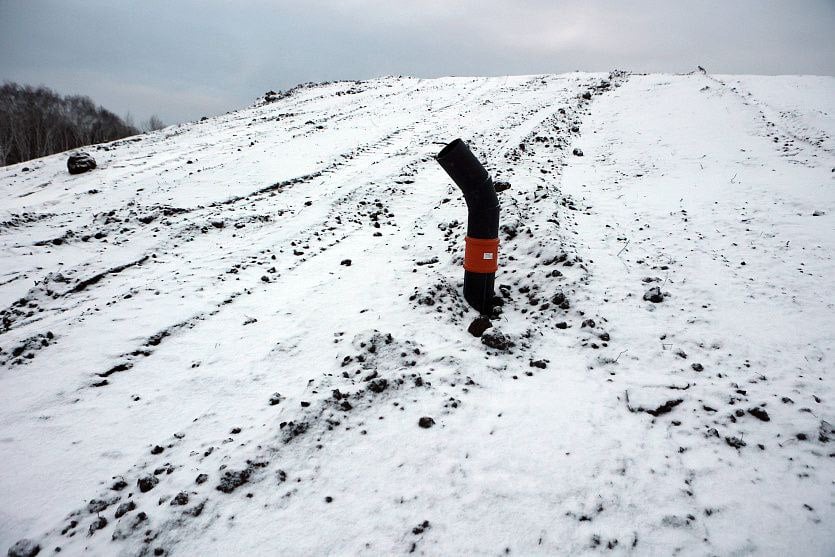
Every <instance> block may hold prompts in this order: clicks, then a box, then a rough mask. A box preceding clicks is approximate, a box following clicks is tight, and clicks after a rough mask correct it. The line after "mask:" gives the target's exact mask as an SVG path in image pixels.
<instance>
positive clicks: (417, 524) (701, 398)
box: [0, 73, 835, 555]
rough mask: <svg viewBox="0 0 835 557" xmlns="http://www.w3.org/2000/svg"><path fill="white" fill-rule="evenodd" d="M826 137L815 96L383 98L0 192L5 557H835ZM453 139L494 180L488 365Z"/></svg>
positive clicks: (175, 137)
mask: <svg viewBox="0 0 835 557" xmlns="http://www.w3.org/2000/svg"><path fill="white" fill-rule="evenodd" d="M584 97H587V98H584ZM833 116H835V79H833V78H828V77H827V78H817V77H752V76H711V75H703V74H700V73H696V74H693V75H679V76H672V75H646V76H644V75H621V74H616V75H611V76H610V75H606V74H568V75H559V76H526V77H508V78H489V79H485V78H477V79H472V78H447V79H437V80H418V79H411V78H386V79H381V80H376V81H370V82H342V83H335V84H329V85H322V86H315V87H304V88H300V89H298V90H296V91H295V92H294V93H293V94H292V95H290V96H288V97H286V98H282V99H280V100H277V101H275V102H272V103H268V104H264V105H260V106H256V107H253V108H250V109H246V110H241V111H237V112H234V113H230V114H228V115H226V116H222V117H218V118H213V119H209V120H206V121H203V122H200V123H195V124H190V125H183V126H178V127H171V128H167V129H165V130H162V131H160V132H156V133H153V134H148V135H144V136H140V137H138V138H135V140H130V139H129V140H124V141H120V142H117V143H115V144H110V145H108V146H106V147H102V148H99V149H92V150H91V153H92V154H93V155H94V156H95V157H96V159H97V160H98V163H99V168H98V169H97V170H95V171H93V172H91V173H88V174H83V175H79V176H69V175H68V174H67V172H66V166H65V164H66V156H62V155H58V156H53V157H47V158H44V159H40V160H37V161H31V162H29V163H24V164H21V165H16V166H11V167H6V168H2V169H0V188H2V197H1V198H0V269H2V270H0V306H2V308H4V309H2V310H1V311H0V319H1V320H2V323H0V347H2V350H1V351H0V453H1V454H2V459H3V466H2V468H0V547H3V548H6V547H10V546H12V545H13V544H14V543H15V542H16V541H18V540H20V539H24V538H25V539H28V540H31V543H32V545H33V546H34V545H38V546H40V547H41V551H42V554H52V553H53V552H54V551H55V550H56V548H59V547H60V548H61V550H62V553H64V554H77V553H81V552H83V551H88V552H90V553H91V554H97V555H112V554H125V555H135V554H144V553H147V554H178V555H204V554H209V555H212V554H218V555H228V554H231V553H233V552H234V553H240V554H266V555H313V554H369V555H381V554H393V553H394V554H397V553H409V552H414V553H418V554H432V555H451V554H479V555H497V554H508V553H509V554H511V555H532V554H598V553H604V554H614V555H620V554H636V555H671V554H682V555H712V554H716V555H747V554H756V555H787V554H794V555H831V554H833V553H835V528H833V525H835V458H834V457H835V444H833V440H835V435H833V429H832V425H831V424H833V423H835V416H833V410H834V409H835V405H833V399H835V392H833V386H835V381H834V380H833V373H832V371H833V364H832V362H833V358H835V353H833V348H834V347H835V307H833V306H835V297H833V294H832V293H833V290H835V278H833V277H835V261H833V252H835V117H833ZM456 137H462V138H463V139H465V141H467V142H468V143H469V144H470V146H471V147H472V149H473V151H474V152H476V153H477V155H478V156H479V157H480V158H481V159H482V160H483V161H485V162H486V163H487V166H488V167H489V169H490V170H491V173H492V174H493V176H494V178H495V179H499V180H505V181H509V182H510V183H511V184H512V187H511V189H509V190H507V191H504V192H502V193H501V194H500V195H499V198H500V200H501V202H502V224H503V227H502V231H501V248H500V251H501V256H500V270H499V273H498V275H497V280H496V282H497V285H501V286H500V287H499V290H498V292H497V294H499V295H500V296H501V297H502V299H503V300H504V305H503V307H502V314H501V316H500V317H499V318H498V319H496V320H494V322H493V329H491V330H490V331H491V332H495V331H500V332H501V333H503V334H504V335H505V338H506V339H507V340H508V341H509V342H508V344H507V345H504V346H499V345H496V343H494V346H493V347H490V346H487V345H485V344H483V342H482V339H479V338H475V337H473V336H471V335H469V334H468V333H467V332H466V328H467V326H468V325H469V323H470V321H471V320H472V319H473V318H474V317H476V316H475V314H474V312H472V311H471V310H469V309H468V308H467V307H466V306H465V305H464V304H463V302H462V300H461V295H460V289H461V283H462V275H463V271H462V269H461V263H462V258H463V235H464V222H465V219H466V209H465V206H464V203H463V201H462V199H461V195H460V193H459V192H458V191H457V189H456V188H455V187H454V186H453V185H452V184H451V183H450V181H449V179H448V178H447V177H446V175H445V174H444V173H443V171H442V170H441V169H440V167H439V166H438V165H437V164H436V163H435V162H434V160H433V155H434V154H435V153H437V151H438V150H440V148H441V147H442V145H443V144H444V143H446V142H448V141H450V140H452V139H454V138H456ZM575 147H578V148H581V149H582V151H583V152H584V156H574V155H572V153H571V152H572V149H573V148H575ZM24 167H25V168H26V170H24ZM348 260H350V263H349V261H348ZM653 287H658V288H659V289H660V291H661V293H662V295H663V297H664V299H663V301H661V302H660V303H653V302H650V301H646V300H644V299H643V297H644V294H645V292H647V291H648V290H650V289H651V288H653ZM493 338H496V337H495V336H494V337H493ZM421 417H431V418H432V419H433V420H434V425H433V426H432V427H430V428H421V427H419V426H418V421H419V419H420V418H421ZM117 515H118V516H117ZM22 547H23V546H22V545H20V546H18V548H19V549H20V548H22Z"/></svg>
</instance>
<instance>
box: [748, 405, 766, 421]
mask: <svg viewBox="0 0 835 557" xmlns="http://www.w3.org/2000/svg"><path fill="white" fill-rule="evenodd" d="M748 413H749V414H751V415H752V416H754V417H755V418H757V419H758V420H760V421H763V422H770V421H771V417H770V416H769V415H768V412H766V411H765V409H764V408H760V407H759V406H755V407H754V408H749V409H748Z"/></svg>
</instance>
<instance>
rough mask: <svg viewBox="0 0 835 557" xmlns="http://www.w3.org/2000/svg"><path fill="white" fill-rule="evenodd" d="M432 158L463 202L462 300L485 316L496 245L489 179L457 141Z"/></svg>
mask: <svg viewBox="0 0 835 557" xmlns="http://www.w3.org/2000/svg"><path fill="white" fill-rule="evenodd" d="M435 158H436V160H437V161H438V164H440V165H441V167H442V168H443V169H444V170H445V171H446V173H447V174H449V177H450V178H452V180H453V181H454V182H455V184H456V185H457V186H458V187H459V188H460V189H461V192H462V193H463V194H464V200H465V201H466V202H467V210H468V215H467V238H466V250H465V253H464V299H465V300H467V303H469V304H470V305H471V306H472V307H474V308H475V309H476V310H478V311H479V312H480V313H481V314H483V315H488V316H489V315H490V314H491V313H492V310H493V296H494V292H493V287H494V284H495V280H496V269H497V267H498V265H497V264H498V246H499V198H498V197H496V190H495V188H494V187H493V180H492V179H491V178H490V174H488V173H487V170H486V169H485V168H484V166H482V164H481V163H480V162H479V161H478V159H477V158H475V155H473V154H472V152H471V151H470V148H469V147H467V144H466V143H464V142H463V141H461V140H460V139H456V140H455V141H453V142H452V143H450V144H449V145H447V146H446V147H444V148H443V149H441V152H440V153H438V156H437V157H435Z"/></svg>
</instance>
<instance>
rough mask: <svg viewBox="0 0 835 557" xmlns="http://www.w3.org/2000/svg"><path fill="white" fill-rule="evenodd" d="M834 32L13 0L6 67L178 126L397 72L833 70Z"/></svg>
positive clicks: (823, 8)
mask: <svg viewBox="0 0 835 557" xmlns="http://www.w3.org/2000/svg"><path fill="white" fill-rule="evenodd" d="M833 29H835V2H832V1H831V0H807V1H797V2H783V1H776V0H771V1H763V0H742V1H736V2H727V1H721V2H720V1H698V2H692V1H681V2H677V1H653V0H635V1H630V2H625V1H614V0H608V1H591V0H585V1H577V0H574V1H571V2H568V1H546V0H517V1H502V0H480V1H475V0H461V1H453V0H421V1H418V0H412V1H396V0H388V1H383V0H343V1H341V2H337V1H326V0H295V1H292V2H291V1H284V0H275V1H267V0H251V1H249V2H231V1H227V0H204V1H198V0H180V1H177V2H171V1H163V0H144V1H138V0H137V1H120V2H113V1H112V0H84V1H82V0H0V79H10V80H15V81H20V82H26V83H32V84H45V85H48V86H50V87H53V88H55V89H57V90H59V91H60V92H62V93H83V94H87V95H90V96H91V97H93V98H94V99H95V100H96V101H97V102H99V103H101V104H103V105H105V106H107V107H109V108H111V109H113V110H115V111H117V112H119V113H122V114H124V113H125V112H127V111H131V112H132V113H133V114H134V116H135V117H137V118H146V117H147V116H149V115H150V114H153V113H156V114H159V115H160V116H162V117H163V119H164V120H166V121H168V122H175V121H181V120H185V119H194V118H197V117H199V116H201V115H204V114H216V113H220V112H224V111H226V110H232V109H234V108H238V107H241V106H244V105H246V104H248V103H250V102H251V101H252V100H253V99H254V98H255V97H257V96H258V95H260V94H261V93H263V92H264V91H266V90H267V89H276V88H288V87H290V86H292V85H294V84H296V83H299V82H303V81H323V80H333V79H364V78H370V77H376V76H380V75H387V74H394V75H400V74H403V75H415V76H420V77H436V76H442V75H503V74H528V73H551V72H565V71H572V70H587V71H606V70H609V69H612V68H615V67H618V68H625V69H632V70H636V71H666V72H684V71H689V70H690V69H692V68H693V67H695V66H696V65H697V64H701V65H703V66H706V67H707V68H708V69H709V70H710V71H713V72H717V73H762V74H783V73H788V74H802V73H808V74H824V75H833V74H835V33H833V32H832V30H833Z"/></svg>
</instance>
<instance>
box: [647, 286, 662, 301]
mask: <svg viewBox="0 0 835 557" xmlns="http://www.w3.org/2000/svg"><path fill="white" fill-rule="evenodd" d="M644 300H646V301H648V302H652V303H654V304H659V303H661V302H663V301H664V295H663V294H662V293H661V289H660V288H658V287H657V286H653V287H652V288H650V289H649V290H647V291H646V292H645V293H644Z"/></svg>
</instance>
